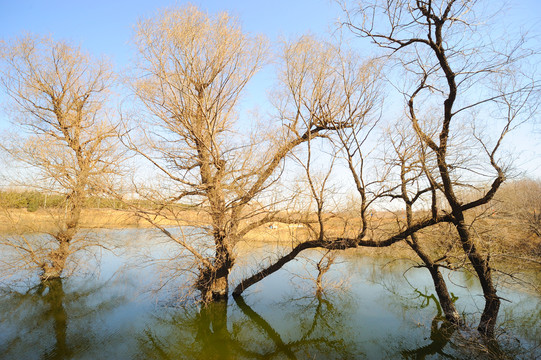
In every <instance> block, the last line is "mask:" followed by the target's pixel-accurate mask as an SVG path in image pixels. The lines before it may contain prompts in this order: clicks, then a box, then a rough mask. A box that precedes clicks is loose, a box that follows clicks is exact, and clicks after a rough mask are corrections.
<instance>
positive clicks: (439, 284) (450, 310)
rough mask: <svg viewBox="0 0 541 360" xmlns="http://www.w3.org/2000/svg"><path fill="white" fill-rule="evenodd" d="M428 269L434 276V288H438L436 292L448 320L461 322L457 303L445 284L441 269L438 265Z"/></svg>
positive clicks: (456, 322)
mask: <svg viewBox="0 0 541 360" xmlns="http://www.w3.org/2000/svg"><path fill="white" fill-rule="evenodd" d="M428 271H430V276H432V281H433V282H434V288H435V289H436V294H437V295H438V300H439V302H440V305H441V309H442V311H443V313H444V314H445V318H446V319H447V321H449V322H451V323H453V324H457V325H458V324H460V323H461V322H462V321H461V319H460V315H459V314H458V311H457V310H456V307H455V303H454V302H453V299H452V298H451V295H450V294H449V291H448V290H447V284H445V280H444V279H443V276H442V274H441V272H440V270H439V269H438V267H437V266H432V267H428Z"/></svg>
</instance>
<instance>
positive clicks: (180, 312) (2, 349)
mask: <svg viewBox="0 0 541 360" xmlns="http://www.w3.org/2000/svg"><path fill="white" fill-rule="evenodd" d="M98 236H102V237H104V238H108V239H116V241H118V239H122V241H124V242H125V243H126V244H127V245H130V246H125V247H120V248H118V249H117V250H115V253H110V252H103V253H100V254H98V255H100V256H98V257H96V259H95V260H85V262H84V263H85V264H86V265H87V268H88V269H89V270H90V271H91V272H92V273H93V274H94V275H92V276H90V275H86V276H85V275H76V276H72V277H70V278H68V279H64V280H63V281H58V282H53V283H51V284H50V285H49V286H48V287H43V286H41V287H40V286H32V285H28V286H19V287H17V288H9V289H8V288H5V287H4V289H3V290H1V292H0V309H1V313H0V358H2V359H363V358H366V359H394V358H397V359H425V358H426V359H439V358H451V359H453V358H454V359H469V358H489V357H488V355H487V353H489V352H490V353H493V354H496V356H497V357H499V358H506V357H507V358H525V359H531V358H537V357H539V358H541V349H540V346H541V299H540V298H539V297H538V296H535V295H533V294H528V293H525V292H519V291H517V290H511V289H507V288H502V289H501V290H500V295H501V296H502V297H504V298H506V299H507V300H509V301H508V302H504V303H503V308H502V311H501V315H500V330H499V331H498V342H497V343H492V344H486V343H485V342H483V341H482V339H479V338H478V337H477V335H476V333H475V331H467V330H460V331H457V330H455V329H453V328H450V327H449V326H448V325H447V324H445V323H444V322H443V321H441V319H440V318H439V317H438V314H439V311H438V304H437V302H436V301H435V297H434V296H433V294H434V291H433V290H432V284H431V281H430V277H429V276H428V273H427V272H426V270H425V271H423V269H417V268H412V265H414V264H413V263H412V262H410V261H406V260H399V261H390V260H389V259H382V258H371V257H362V256H360V255H358V254H356V253H355V252H348V253H345V254H342V255H340V256H339V257H338V258H337V260H336V264H335V265H334V266H333V268H332V269H331V271H330V272H329V273H328V274H327V275H326V279H325V281H326V289H327V291H326V293H325V295H324V296H322V297H316V296H315V290H314V282H313V280H312V279H313V278H314V277H315V275H316V271H315V266H314V261H317V260H319V258H320V256H321V254H320V253H318V252H316V251H314V252H311V253H307V254H306V255H305V257H304V258H302V259H300V260H298V261H294V262H292V263H290V264H288V266H287V267H286V268H284V269H282V270H281V271H279V272H278V273H275V274H274V275H272V276H271V277H269V278H267V279H265V280H264V281H262V282H260V283H259V284H257V285H255V286H253V287H252V288H250V289H249V290H247V291H246V292H245V294H244V296H243V297H242V298H239V299H232V298H231V299H230V300H229V302H228V303H227V304H226V303H220V304H214V305H212V306H210V307H208V308H205V309H201V308H200V307H198V306H197V305H196V304H194V303H193V302H189V301H179V300H178V299H179V296H175V294H176V295H179V294H181V293H182V290H177V286H178V285H179V284H180V283H181V282H182V281H181V280H180V281H171V282H168V283H165V280H166V279H168V278H169V274H170V271H171V269H169V270H168V269H167V268H165V267H164V266H163V265H166V264H167V262H163V263H158V264H156V263H151V262H149V263H145V266H139V265H140V264H141V259H142V258H141V254H144V255H145V259H164V258H167V257H170V256H172V255H173V256H174V255H175V248H174V247H171V246H170V245H167V244H165V243H164V242H163V241H164V239H162V238H160V237H159V236H158V235H157V233H156V232H155V231H153V230H141V229H132V230H107V231H100V232H98ZM263 250H265V249H259V250H257V251H254V252H253V253H251V254H250V256H248V257H247V258H250V259H252V260H251V264H252V265H253V264H257V263H258V262H260V261H263V260H261V259H263V258H264V257H267V256H269V255H268V253H266V252H264V251H263ZM89 255H92V254H86V257H87V259H88V258H91V257H90V256H89ZM251 264H250V262H249V263H245V264H240V266H239V268H241V269H244V270H240V271H244V272H249V271H250V270H246V268H249V267H250V265H251ZM98 265H99V266H98ZM136 265H137V266H136ZM79 270H81V271H78V273H83V274H84V273H85V272H84V271H82V270H84V269H79ZM231 276H232V278H233V279H235V278H237V279H238V278H239V277H240V276H242V274H240V273H232V274H231ZM449 280H450V281H449V282H448V283H449V285H450V288H451V291H452V293H453V294H454V295H455V296H456V297H457V307H458V309H459V311H461V312H462V313H463V316H464V318H465V320H466V321H467V322H468V323H470V324H472V325H474V324H475V321H477V320H478V318H479V314H480V311H481V309H482V305H483V302H482V298H481V296H480V294H481V291H480V289H479V286H478V285H477V283H476V281H475V278H473V277H471V276H468V274H467V273H453V274H451V275H450V278H449ZM233 283H235V282H234V281H233ZM159 287H161V290H159V291H156V290H157V289H158V288H159Z"/></svg>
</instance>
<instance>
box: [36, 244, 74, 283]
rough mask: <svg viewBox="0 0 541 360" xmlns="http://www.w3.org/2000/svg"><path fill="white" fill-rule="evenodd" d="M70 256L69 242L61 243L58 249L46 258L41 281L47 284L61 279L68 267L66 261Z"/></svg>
mask: <svg viewBox="0 0 541 360" xmlns="http://www.w3.org/2000/svg"><path fill="white" fill-rule="evenodd" d="M69 254H70V251H69V242H68V241H62V242H60V243H59V245H58V248H57V249H55V250H52V251H51V252H50V253H49V254H48V255H47V257H46V258H45V261H43V263H42V264H41V274H40V280H41V281H42V282H46V281H50V280H54V279H60V278H61V277H62V272H63V271H64V268H65V266H66V261H67V259H68V256H69Z"/></svg>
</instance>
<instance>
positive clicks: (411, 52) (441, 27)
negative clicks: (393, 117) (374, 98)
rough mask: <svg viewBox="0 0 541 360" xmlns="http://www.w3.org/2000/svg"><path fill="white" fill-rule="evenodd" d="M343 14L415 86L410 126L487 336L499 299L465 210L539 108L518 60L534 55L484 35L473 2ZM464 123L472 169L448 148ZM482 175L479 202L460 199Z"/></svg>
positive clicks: (372, 6) (493, 185)
mask: <svg viewBox="0 0 541 360" xmlns="http://www.w3.org/2000/svg"><path fill="white" fill-rule="evenodd" d="M345 8H346V11H347V14H348V16H349V18H348V20H347V22H346V25H347V26H348V27H349V28H350V29H351V30H352V31H353V32H354V33H356V34H358V35H359V36H361V37H366V38H368V39H370V40H372V41H373V42H374V43H375V44H376V45H378V46H379V47H380V48H382V49H384V50H388V51H389V56H390V57H391V58H393V59H396V60H397V62H398V63H399V64H400V65H401V66H402V69H403V70H404V73H405V74H406V75H407V76H408V78H410V79H411V80H412V85H411V86H407V87H405V88H404V90H403V95H404V97H405V99H406V104H407V112H408V116H409V119H410V124H411V126H412V127H413V128H414V129H415V131H416V133H417V134H418V136H419V137H420V139H421V141H422V142H423V143H424V144H425V146H426V148H427V150H428V151H430V152H432V153H433V154H434V156H435V157H436V160H437V168H438V174H437V176H438V181H437V183H438V184H440V185H438V189H439V191H441V193H442V194H443V196H444V198H445V201H446V202H447V204H448V207H449V208H450V214H449V215H450V216H451V217H452V223H453V224H454V226H455V228H456V230H457V233H458V236H459V238H460V243H461V245H462V248H463V251H464V253H465V255H466V256H467V257H468V259H469V261H470V263H471V265H472V266H473V268H474V270H475V272H476V274H477V276H478V278H479V281H480V283H481V286H482V289H483V294H484V297H485V308H484V310H483V313H482V315H481V320H480V323H479V327H478V329H479V331H480V332H481V333H483V334H486V335H492V334H493V332H494V326H495V323H496V319H497V315H498V311H499V307H500V298H499V297H498V295H497V292H496V287H495V284H494V282H493V279H492V267H491V265H490V261H489V260H490V257H489V256H487V255H485V254H483V251H482V247H481V245H480V244H478V243H476V241H475V239H474V236H473V235H472V233H471V232H470V225H469V224H468V222H467V221H466V212H467V211H468V210H470V209H473V208H475V207H478V206H481V205H483V204H486V203H487V202H488V201H490V199H491V198H492V197H493V196H494V194H495V193H496V191H497V190H498V188H499V187H500V185H501V184H502V183H503V181H504V180H505V166H504V165H503V162H502V161H501V159H500V158H499V157H498V154H499V152H498V150H500V147H501V145H502V141H503V138H504V136H505V135H506V134H507V133H508V132H509V131H510V130H512V129H513V128H514V127H515V126H516V125H518V124H520V123H521V122H523V121H526V120H527V119H529V118H530V117H531V115H532V113H533V112H534V111H535V109H536V106H532V107H530V106H526V104H527V103H529V102H531V101H532V97H533V95H534V94H535V92H536V91H537V90H536V89H537V84H536V82H535V81H534V80H533V79H532V78H531V77H530V76H527V75H526V74H525V73H524V72H522V71H521V68H520V63H521V61H522V60H524V59H525V58H527V57H528V56H530V55H532V52H531V51H528V50H526V49H524V44H525V40H524V38H523V37H520V38H519V39H518V40H517V41H516V42H515V43H510V42H509V41H507V40H503V39H501V40H502V41H501V42H496V40H493V36H495V35H497V32H493V33H492V35H493V36H483V35H484V33H483V30H484V28H483V26H482V25H481V24H482V22H481V21H480V19H478V18H477V12H476V8H478V4H477V1H456V0H439V1H430V0H429V1H424V0H412V1H400V2H386V1H372V2H368V3H363V4H362V5H359V6H355V5H354V6H352V7H351V8H348V7H347V5H345ZM532 104H535V102H533V103H532ZM427 106H429V107H431V108H437V107H439V109H440V110H439V113H440V115H439V116H438V119H439V123H440V124H439V130H438V131H437V133H436V134H435V135H434V136H432V135H431V134H430V133H429V132H427V131H426V129H425V128H423V126H422V121H421V120H422V116H423V115H424V114H426V111H423V109H427ZM482 116H489V119H490V120H489V121H490V126H491V131H492V133H493V134H495V140H493V141H490V139H489V138H487V137H482V136H480V133H479V131H478V128H479V123H480V122H481V121H482V120H483V119H482ZM461 124H462V125H468V126H469V127H470V128H471V129H473V130H472V131H471V133H470V137H471V139H474V140H476V141H477V144H478V149H479V150H480V152H479V153H478V155H477V160H478V162H477V166H476V167H475V168H472V167H469V168H464V167H459V168H455V167H453V166H452V161H453V158H454V157H456V156H457V152H458V154H460V151H464V150H465V151H469V149H464V148H463V149H460V148H452V147H450V146H449V138H450V136H451V134H452V133H453V131H455V129H456V128H457V126H459V125H461ZM497 127H499V129H497ZM482 156H483V158H482ZM481 159H483V160H485V162H484V163H483V162H482V161H481ZM480 173H481V174H482V175H484V178H485V179H486V181H488V182H490V186H489V187H488V190H487V191H485V192H484V193H482V194H481V195H480V196H479V197H478V198H477V199H474V200H472V201H464V199H461V193H460V190H459V189H460V188H461V187H462V186H463V185H464V184H465V182H464V179H466V178H469V179H474V178H475V175H477V177H478V175H479V174H480ZM461 180H462V181H461ZM466 184H467V183H466ZM469 185H472V183H471V182H470V184H469Z"/></svg>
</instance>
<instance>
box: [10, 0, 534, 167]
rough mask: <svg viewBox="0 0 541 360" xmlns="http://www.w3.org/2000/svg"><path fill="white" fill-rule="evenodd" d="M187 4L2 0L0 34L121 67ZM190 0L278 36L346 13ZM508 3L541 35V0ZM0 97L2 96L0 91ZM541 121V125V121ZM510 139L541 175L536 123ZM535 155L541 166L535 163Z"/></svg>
mask: <svg viewBox="0 0 541 360" xmlns="http://www.w3.org/2000/svg"><path fill="white" fill-rule="evenodd" d="M484 2H485V4H487V6H498V5H497V4H500V3H501V0H485V1H484ZM184 3H187V2H186V1H169V0H153V1H148V0H93V1H80V0H64V1H63V0H47V1H45V0H0V39H10V38H13V37H16V36H19V35H21V34H23V33H24V32H30V33H33V34H39V35H52V36H53V37H54V38H55V39H68V40H71V41H73V42H74V43H76V44H80V45H81V46H82V48H84V49H86V50H87V51H89V52H90V53H92V54H93V55H98V56H99V55H105V56H107V57H109V58H110V59H111V60H112V61H113V63H114V64H115V66H116V67H117V69H123V68H125V67H126V66H127V64H128V63H129V60H130V57H131V47H130V44H129V42H130V38H131V36H132V29H133V26H134V24H135V23H136V22H137V20H138V19H139V18H141V17H150V16H152V15H154V14H155V13H156V11H157V10H159V9H162V8H164V7H170V6H174V5H182V4H184ZM191 3H193V4H195V5H197V6H198V7H200V8H202V9H204V10H207V11H209V12H216V11H220V10H226V11H228V12H229V13H231V14H233V15H236V16H238V17H239V19H240V21H241V23H242V24H243V28H244V30H246V31H248V32H251V33H263V34H265V35H267V36H268V37H269V38H270V39H271V40H276V39H278V38H279V37H280V36H285V37H287V38H290V37H295V36H298V35H301V34H304V33H307V32H311V33H313V34H316V35H325V34H328V33H329V32H331V31H334V30H336V24H337V20H338V19H339V18H340V16H342V13H341V10H340V7H339V6H338V5H337V4H336V2H334V1H332V0H272V1H270V0H251V1H248V0H195V1H191ZM508 5H509V7H510V8H512V10H509V11H506V18H507V20H508V23H509V24H507V25H506V26H512V27H516V28H518V27H523V28H525V29H528V30H530V31H533V32H534V33H537V34H539V35H541V31H540V30H539V29H540V28H541V0H511V1H508ZM342 17H343V16H342ZM538 39H539V38H538ZM539 43H541V42H539ZM538 47H539V46H538ZM362 49H365V48H364V47H362ZM366 51H367V52H368V51H370V50H368V49H367V50H366ZM271 78H272V74H271V73H270V72H264V73H263V74H261V75H259V76H258V77H257V78H256V79H255V85H251V87H250V94H249V95H248V96H247V100H246V101H245V102H246V104H249V105H250V106H253V105H254V104H258V103H261V104H263V107H264V106H265V105H264V104H265V103H266V100H265V99H264V98H265V97H266V91H267V89H268V86H267V85H265V84H266V83H269V82H271V81H272V79H271ZM2 100H3V96H2V95H0V101H2ZM538 124H540V125H541V121H538ZM6 126H7V119H6V116H5V115H4V114H3V113H2V112H0V129H1V128H5V127H6ZM512 142H513V144H515V145H514V146H516V147H517V151H519V152H522V153H523V155H521V156H519V159H518V163H522V164H523V165H521V166H525V168H529V169H530V170H528V171H531V172H532V173H535V175H536V176H538V177H541V157H540V155H539V154H540V153H541V150H540V147H541V142H540V140H539V133H537V134H534V135H533V136H532V127H530V126H529V125H526V127H525V128H524V129H523V130H522V131H521V132H518V133H517V134H516V135H515V138H514V139H513V140H512ZM532 159H534V163H539V165H535V164H532ZM528 164H529V165H528Z"/></svg>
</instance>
